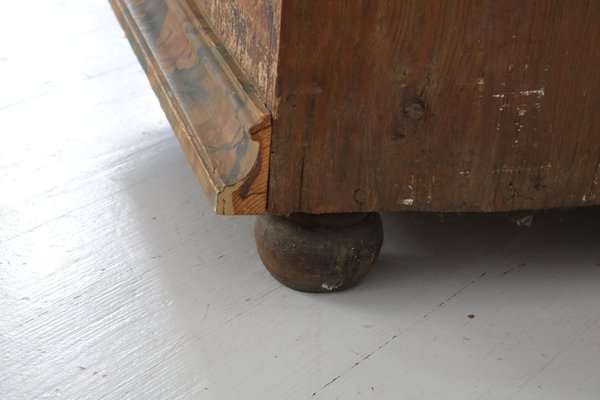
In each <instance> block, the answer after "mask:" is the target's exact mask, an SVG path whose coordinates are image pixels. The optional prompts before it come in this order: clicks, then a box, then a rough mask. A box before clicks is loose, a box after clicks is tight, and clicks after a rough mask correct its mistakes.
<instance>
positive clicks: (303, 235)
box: [254, 213, 383, 292]
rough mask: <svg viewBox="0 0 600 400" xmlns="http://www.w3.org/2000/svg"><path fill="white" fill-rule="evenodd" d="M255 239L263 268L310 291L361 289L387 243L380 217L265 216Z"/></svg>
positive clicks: (336, 215) (365, 215) (288, 284)
mask: <svg viewBox="0 0 600 400" xmlns="http://www.w3.org/2000/svg"><path fill="white" fill-rule="evenodd" d="M254 238H255V239H256V247H257V248H258V254H259V255H260V258H261V259H262V261H263V263H264V264H265V266H266V267H267V269H268V270H269V272H270V273H271V275H273V276H274V277H275V279H277V280H278V281H279V282H281V283H283V284H284V285H286V286H289V287H291V288H292V289H296V290H301V291H305V292H332V291H337V290H344V289H347V288H349V287H352V286H354V285H356V284H357V283H358V282H360V280H361V279H362V278H364V276H365V275H366V274H367V272H369V269H370V268H371V265H372V264H373V262H374V261H375V259H376V258H377V256H378V255H379V250H380V249H381V244H382V242H383V226H382V224H381V218H380V216H379V214H378V213H351V214H292V215H291V216H289V217H280V216H275V215H261V216H258V217H257V219H256V224H255V225H254Z"/></svg>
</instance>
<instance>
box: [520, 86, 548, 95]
mask: <svg viewBox="0 0 600 400" xmlns="http://www.w3.org/2000/svg"><path fill="white" fill-rule="evenodd" d="M519 94H520V95H522V96H538V97H544V95H545V94H546V92H545V89H544V88H543V87H541V88H539V89H533V90H522V91H520V92H519Z"/></svg>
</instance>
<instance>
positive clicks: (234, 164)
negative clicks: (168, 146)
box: [111, 0, 271, 214]
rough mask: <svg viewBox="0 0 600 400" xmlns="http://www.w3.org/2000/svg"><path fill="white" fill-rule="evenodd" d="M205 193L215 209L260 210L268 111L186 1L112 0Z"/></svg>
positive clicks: (264, 185)
mask: <svg viewBox="0 0 600 400" xmlns="http://www.w3.org/2000/svg"><path fill="white" fill-rule="evenodd" d="M111 3H112V5H113V8H114V9H115V11H116V13H117V15H118V16H119V20H120V22H121V24H122V25H123V27H124V29H125V32H126V33H127V35H128V38H129V40H130V42H131V43H132V46H133V48H134V50H135V52H136V54H137V56H138V59H139V60H140V62H141V63H142V65H143V67H144V70H145V72H146V74H147V76H148V78H149V80H150V82H151V84H152V87H153V89H154V91H155V92H156V94H157V95H158V97H159V100H160V102H161V105H162V107H163V109H164V110H165V113H166V115H167V118H168V119H169V122H170V123H171V126H172V127H173V130H174V131H175V135H176V136H177V138H178V139H179V142H180V143H181V146H182V148H183V150H184V152H185V154H186V155H187V157H188V160H189V162H190V164H191V165H192V168H193V170H194V172H195V173H196V175H197V177H198V179H199V181H200V183H201V185H202V187H203V189H204V191H205V193H206V194H207V196H208V197H209V199H210V200H211V203H212V205H213V207H214V208H215V210H216V212H217V213H219V214H261V213H264V212H265V211H266V195H267V183H268V170H269V143H270V136H271V134H270V132H271V129H270V123H271V118H270V113H269V112H268V110H267V109H266V108H265V107H264V105H263V104H262V102H261V101H260V100H259V99H258V96H257V94H256V93H255V91H254V89H253V88H252V86H251V85H250V83H249V82H248V81H247V80H246V79H245V78H244V77H243V74H242V72H241V70H240V69H239V67H238V66H237V65H236V63H235V62H234V60H233V59H232V58H231V57H230V56H229V54H228V53H227V51H226V50H225V49H224V48H223V46H221V45H220V44H219V43H218V41H217V39H216V37H215V36H214V35H213V33H212V31H211V30H210V28H209V27H208V25H207V23H206V21H205V20H204V19H203V17H202V16H201V15H200V14H199V13H198V12H197V10H194V9H193V8H191V7H189V5H188V3H187V2H186V1H184V0H165V1H163V0H135V1H134V0H112V1H111Z"/></svg>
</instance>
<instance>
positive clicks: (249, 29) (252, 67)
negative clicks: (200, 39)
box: [193, 0, 282, 108]
mask: <svg viewBox="0 0 600 400" xmlns="http://www.w3.org/2000/svg"><path fill="white" fill-rule="evenodd" d="M281 1H282V0H227V1H224V0H194V1H193V3H194V4H196V5H197V6H198V8H199V9H200V10H201V11H202V14H203V15H205V16H206V19H207V20H209V21H210V24H211V25H212V27H213V29H214V31H215V33H216V34H217V36H218V37H219V39H221V41H222V42H223V44H224V45H225V47H226V48H227V50H228V51H229V52H230V53H231V55H232V56H233V57H235V59H236V60H237V61H238V62H239V63H240V66H241V67H242V69H243V71H244V72H245V74H246V75H247V76H248V79H249V80H250V82H251V83H252V84H253V85H254V87H255V88H256V90H257V91H258V93H259V94H260V96H261V98H262V99H263V101H265V103H266V105H267V107H269V108H271V107H273V105H274V103H273V102H274V98H275V79H276V77H277V75H276V73H277V54H278V51H279V22H280V19H281Z"/></svg>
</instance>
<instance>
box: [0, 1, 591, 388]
mask: <svg viewBox="0 0 600 400" xmlns="http://www.w3.org/2000/svg"><path fill="white" fill-rule="evenodd" d="M1 9H2V12H1V13H0V399H1V400H17V399H18V400H21V399H27V400H29V399H119V400H120V399H144V400H146V399H313V398H315V399H403V400H404V399H432V400H433V399H435V400H438V399H444V400H453V399H460V400H465V399H466V400H475V399H506V400H508V399H521V400H531V399H534V400H535V399H540V400H542V399H543V400H552V399H556V400H565V399H576V400H580V399H590V400H598V399H600V209H598V208H588V209H580V210H574V211H555V212H550V213H538V214H536V215H535V218H534V221H533V225H532V226H531V227H523V226H522V227H518V226H516V224H515V223H514V222H513V221H512V220H511V217H514V216H507V215H463V216H448V215H446V216H444V218H441V217H440V216H438V215H419V214H392V215H386V216H385V217H384V223H385V229H386V235H387V237H386V242H385V245H384V248H383V252H382V255H381V258H380V261H379V262H378V264H377V265H376V268H374V270H373V271H372V273H371V274H370V275H369V276H368V277H367V279H366V280H365V281H364V282H363V283H362V284H361V285H360V286H358V287H356V288H355V289H353V290H351V291H348V292H344V293H339V294H333V295H314V294H305V293H298V292H294V291H292V290H289V289H287V288H285V287H282V286H280V285H279V284H278V283H276V282H275V281H274V280H273V279H271V277H270V276H269V275H268V273H267V272H266V270H265V269H264V268H263V267H262V265H261V263H260V261H259V259H258V257H257V254H256V251H255V249H254V241H253V239H252V224H253V218H252V217H235V218H231V217H216V216H214V215H213V214H212V212H211V210H210V208H209V206H208V204H207V202H206V201H205V200H204V196H203V194H202V193H201V190H200V187H199V185H198V184H197V183H196V181H195V178H194V177H193V176H192V173H191V171H190V168H188V166H187V164H186V161H185V159H184V156H183V154H182V152H181V151H180V149H179V146H178V144H177V142H176V140H175V138H174V136H173V135H172V133H171V131H170V128H169V126H168V124H167V123H166V121H165V118H164V117H163V114H162V113H161V110H160V108H159V106H158V103H157V101H156V100H155V98H154V96H153V94H152V92H151V90H150V88H149V85H148V84H147V83H146V79H145V77H144V75H143V73H142V71H141V70H140V67H139V66H138V64H137V61H136V60H135V58H134V56H133V53H132V52H131V50H130V48H129V45H128V43H127V42H126V40H125V39H124V36H123V34H122V32H121V30H120V28H119V27H118V25H117V23H116V21H115V19H114V18H113V16H112V14H111V10H110V7H109V6H108V4H107V3H106V2H105V1H104V0H31V1H11V2H5V3H3V5H2V8H1Z"/></svg>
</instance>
